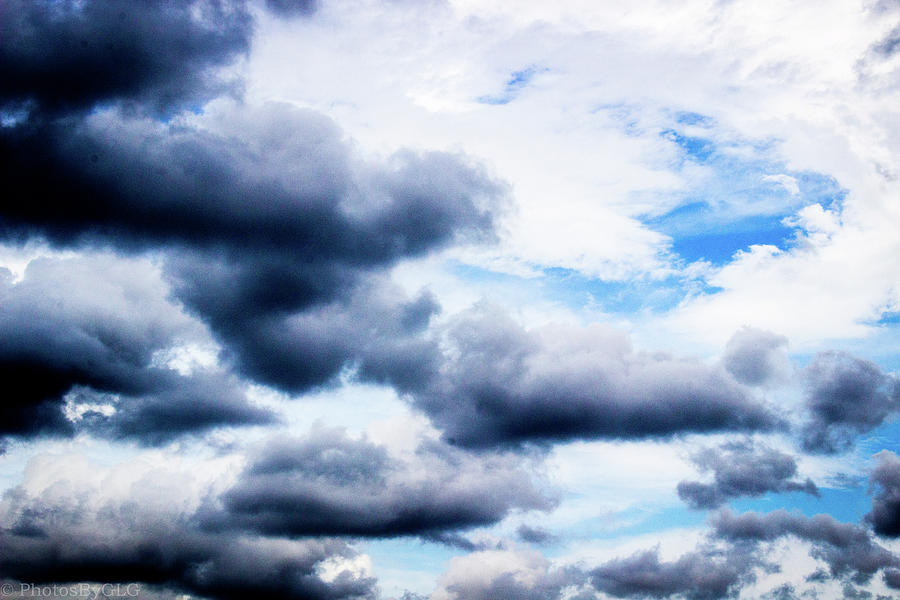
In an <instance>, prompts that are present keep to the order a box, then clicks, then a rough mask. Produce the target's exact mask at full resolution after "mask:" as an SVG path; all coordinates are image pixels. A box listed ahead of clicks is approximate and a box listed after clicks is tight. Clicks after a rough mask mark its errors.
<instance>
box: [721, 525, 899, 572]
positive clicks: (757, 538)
mask: <svg viewBox="0 0 900 600" xmlns="http://www.w3.org/2000/svg"><path fill="white" fill-rule="evenodd" d="M713 529H714V532H715V535H716V536H718V537H720V538H723V539H725V540H729V541H731V542H748V543H750V544H758V543H761V542H771V541H774V540H777V539H779V538H782V537H784V536H794V537H796V538H798V539H800V540H803V541H805V542H808V543H809V544H811V547H812V550H811V554H812V555H813V556H814V557H815V558H818V559H820V560H822V561H824V562H825V564H826V565H827V566H828V570H829V574H830V576H831V577H835V578H841V579H844V578H845V579H847V580H849V581H853V582H854V583H857V584H864V583H867V582H869V581H870V580H871V579H872V577H873V575H874V574H875V573H877V572H879V571H881V570H883V569H884V570H889V569H895V568H897V566H898V565H900V557H898V556H897V555H895V554H894V553H893V552H891V551H890V550H888V549H887V548H884V547H883V546H881V545H879V544H878V543H877V542H876V541H875V540H874V539H873V536H872V533H871V532H870V531H869V530H868V529H866V528H864V527H861V526H859V525H854V524H852V523H841V522H840V521H837V520H835V519H834V518H833V517H831V516H830V515H824V514H822V515H816V516H814V517H806V516H803V515H799V514H794V513H789V512H787V511H784V510H778V511H774V512H771V513H768V514H760V513H754V512H750V513H744V514H740V515H735V514H734V513H732V512H730V511H728V510H723V511H721V512H719V513H718V514H717V515H716V516H715V518H714V519H713ZM887 572H891V571H887ZM813 575H815V574H813Z"/></svg>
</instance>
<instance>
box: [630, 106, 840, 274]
mask: <svg viewBox="0 0 900 600" xmlns="http://www.w3.org/2000/svg"><path fill="white" fill-rule="evenodd" d="M674 120H675V121H676V122H681V123H685V124H686V128H688V129H690V130H691V134H688V133H685V132H684V131H682V130H680V129H678V128H677V127H672V128H668V129H664V130H662V131H661V132H660V134H659V135H660V137H662V138H663V139H665V140H668V141H669V142H671V143H672V144H674V145H675V146H676V147H677V150H678V151H677V156H678V158H677V159H676V160H675V161H674V163H672V164H670V165H669V168H673V169H675V170H676V171H678V172H680V173H682V174H684V175H685V177H686V178H687V179H688V189H686V190H683V191H679V192H677V193H675V194H667V196H666V200H667V202H665V203H664V204H667V205H668V206H670V207H671V208H669V209H668V210H666V211H665V212H663V213H659V214H647V215H643V218H642V221H643V222H644V223H645V224H646V225H647V226H648V227H650V228H652V229H654V230H655V231H658V232H660V233H664V234H666V235H668V236H670V237H671V238H672V239H673V243H672V248H671V249H672V251H673V252H674V253H675V254H677V255H679V256H681V257H682V258H684V259H685V260H687V261H689V262H693V261H696V260H700V259H704V260H707V261H709V262H711V263H712V264H714V265H722V264H725V263H727V262H729V261H730V260H731V258H732V257H733V256H734V255H735V253H736V252H737V251H739V250H747V249H748V248H749V247H750V246H751V245H755V244H770V245H774V246H776V247H778V248H780V249H782V250H784V249H786V248H788V247H789V246H790V244H791V242H792V241H793V240H794V239H795V236H794V233H795V231H794V229H793V228H792V227H790V226H788V225H785V224H784V220H785V219H786V218H788V217H791V216H793V215H794V214H796V212H797V211H798V210H799V209H800V208H802V207H804V206H808V205H810V204H821V205H822V206H823V207H824V208H826V209H834V208H839V207H840V204H841V202H842V201H843V199H844V197H845V196H846V190H845V189H843V188H841V186H840V185H839V184H838V182H837V181H836V180H835V179H834V178H833V177H830V176H829V175H827V174H822V173H816V172H812V171H792V170H789V169H787V168H786V165H785V164H784V162H783V161H781V160H779V158H778V156H777V144H776V143H775V142H774V141H760V142H752V143H751V142H740V143H738V142H733V141H721V140H718V139H716V137H715V135H714V133H715V132H714V131H713V129H711V128H710V124H711V123H712V121H711V120H709V119H706V118H705V117H704V116H703V115H698V114H693V113H681V116H680V117H679V116H678V115H676V116H675V117H674ZM698 169H699V170H698Z"/></svg>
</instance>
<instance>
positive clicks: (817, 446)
mask: <svg viewBox="0 0 900 600" xmlns="http://www.w3.org/2000/svg"><path fill="white" fill-rule="evenodd" d="M805 376H806V381H807V388H808V390H807V398H806V409H807V412H808V421H807V423H806V425H805V426H804V428H803V431H802V434H801V443H802V445H803V448H804V449H805V450H808V451H812V452H823V453H835V452H841V451H845V450H847V449H848V448H849V447H850V446H851V445H852V444H853V442H854V440H855V439H856V437H857V436H858V435H859V434H862V433H866V432H868V431H871V430H872V429H874V428H875V427H877V426H878V425H881V424H882V423H883V422H884V421H885V420H886V419H887V418H888V417H889V416H891V415H893V414H894V413H895V412H896V411H897V409H898V407H900V385H898V383H897V380H896V378H894V377H893V376H892V375H889V374H885V373H883V372H882V371H881V369H879V368H878V365H876V364H875V363H873V362H871V361H867V360H863V359H859V358H855V357H853V356H850V355H848V354H846V353H842V352H824V353H821V354H818V355H817V356H816V357H815V358H814V359H813V361H812V362H811V363H810V364H809V366H808V367H807V368H806V372H805Z"/></svg>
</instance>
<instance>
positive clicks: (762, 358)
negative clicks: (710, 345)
mask: <svg viewBox="0 0 900 600" xmlns="http://www.w3.org/2000/svg"><path fill="white" fill-rule="evenodd" d="M787 344H788V340H787V338H786V337H784V336H781V335H776V334H774V333H771V332H768V331H762V330H759V329H753V328H750V327H745V328H743V329H741V330H740V331H738V332H737V333H735V334H734V335H733V336H732V337H731V339H730V340H728V344H727V345H726V346H725V354H724V356H723V357H722V362H723V363H724V365H725V368H726V369H728V372H729V373H731V374H732V375H733V376H734V378H735V379H737V380H738V381H740V382H741V383H745V384H747V385H764V384H766V383H768V382H770V381H771V380H773V379H777V378H778V377H783V376H786V375H787V374H789V372H790V362H789V361H788V358H787V351H786V350H787Z"/></svg>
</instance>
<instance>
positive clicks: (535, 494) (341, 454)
mask: <svg viewBox="0 0 900 600" xmlns="http://www.w3.org/2000/svg"><path fill="white" fill-rule="evenodd" d="M220 501H221V509H220V508H218V507H217V506H211V507H207V508H206V509H204V511H203V512H204V514H203V517H202V519H203V521H204V523H205V524H206V526H207V527H209V528H211V529H214V530H222V529H240V530H250V531H255V532H257V533H263V534H266V535H278V536H294V537H296V536H306V535H341V536H347V535H349V536H365V537H396V536H402V535H424V536H426V537H427V536H435V535H437V536H440V535H441V534H447V533H452V532H454V531H458V530H464V529H470V528H472V527H477V526H486V525H491V524H494V523H497V522H499V521H500V520H502V519H503V518H504V517H506V516H507V515H508V514H509V513H510V512H511V511H513V510H532V509H538V510H549V509H550V508H552V507H554V506H555V501H554V500H553V499H552V498H551V497H549V496H548V495H547V492H546V491H542V490H541V489H540V488H539V487H537V486H536V484H535V483H534V481H533V477H532V476H531V475H530V474H529V473H528V471H527V470H526V467H525V465H524V464H522V459H521V458H520V457H517V456H516V455H494V456H485V455H470V454H467V453H466V452H464V451H461V450H459V449H455V448H450V447H447V446H446V445H442V444H439V443H436V442H428V441H424V442H422V444H421V445H420V446H419V447H418V448H417V449H416V451H415V454H414V455H413V456H410V457H408V458H406V459H404V458H395V457H392V456H390V455H388V453H387V451H386V449H385V448H384V447H381V446H377V445H375V444H373V443H371V442H369V441H367V440H366V439H365V438H362V439H353V438H350V437H348V436H347V435H346V434H345V433H344V432H343V431H342V430H338V429H314V430H313V431H312V432H311V433H310V434H309V435H308V436H306V437H305V438H299V439H274V440H272V441H270V442H269V443H268V444H267V445H266V446H264V447H263V448H262V449H261V450H259V451H258V453H257V454H256V455H255V456H254V457H253V458H252V459H251V461H250V464H249V466H248V467H247V469H246V470H245V471H244V473H243V474H242V475H241V476H240V478H239V479H238V481H237V482H236V484H235V485H234V486H233V487H231V488H230V489H229V490H228V491H226V492H225V493H224V494H223V495H222V496H221V498H220Z"/></svg>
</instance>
